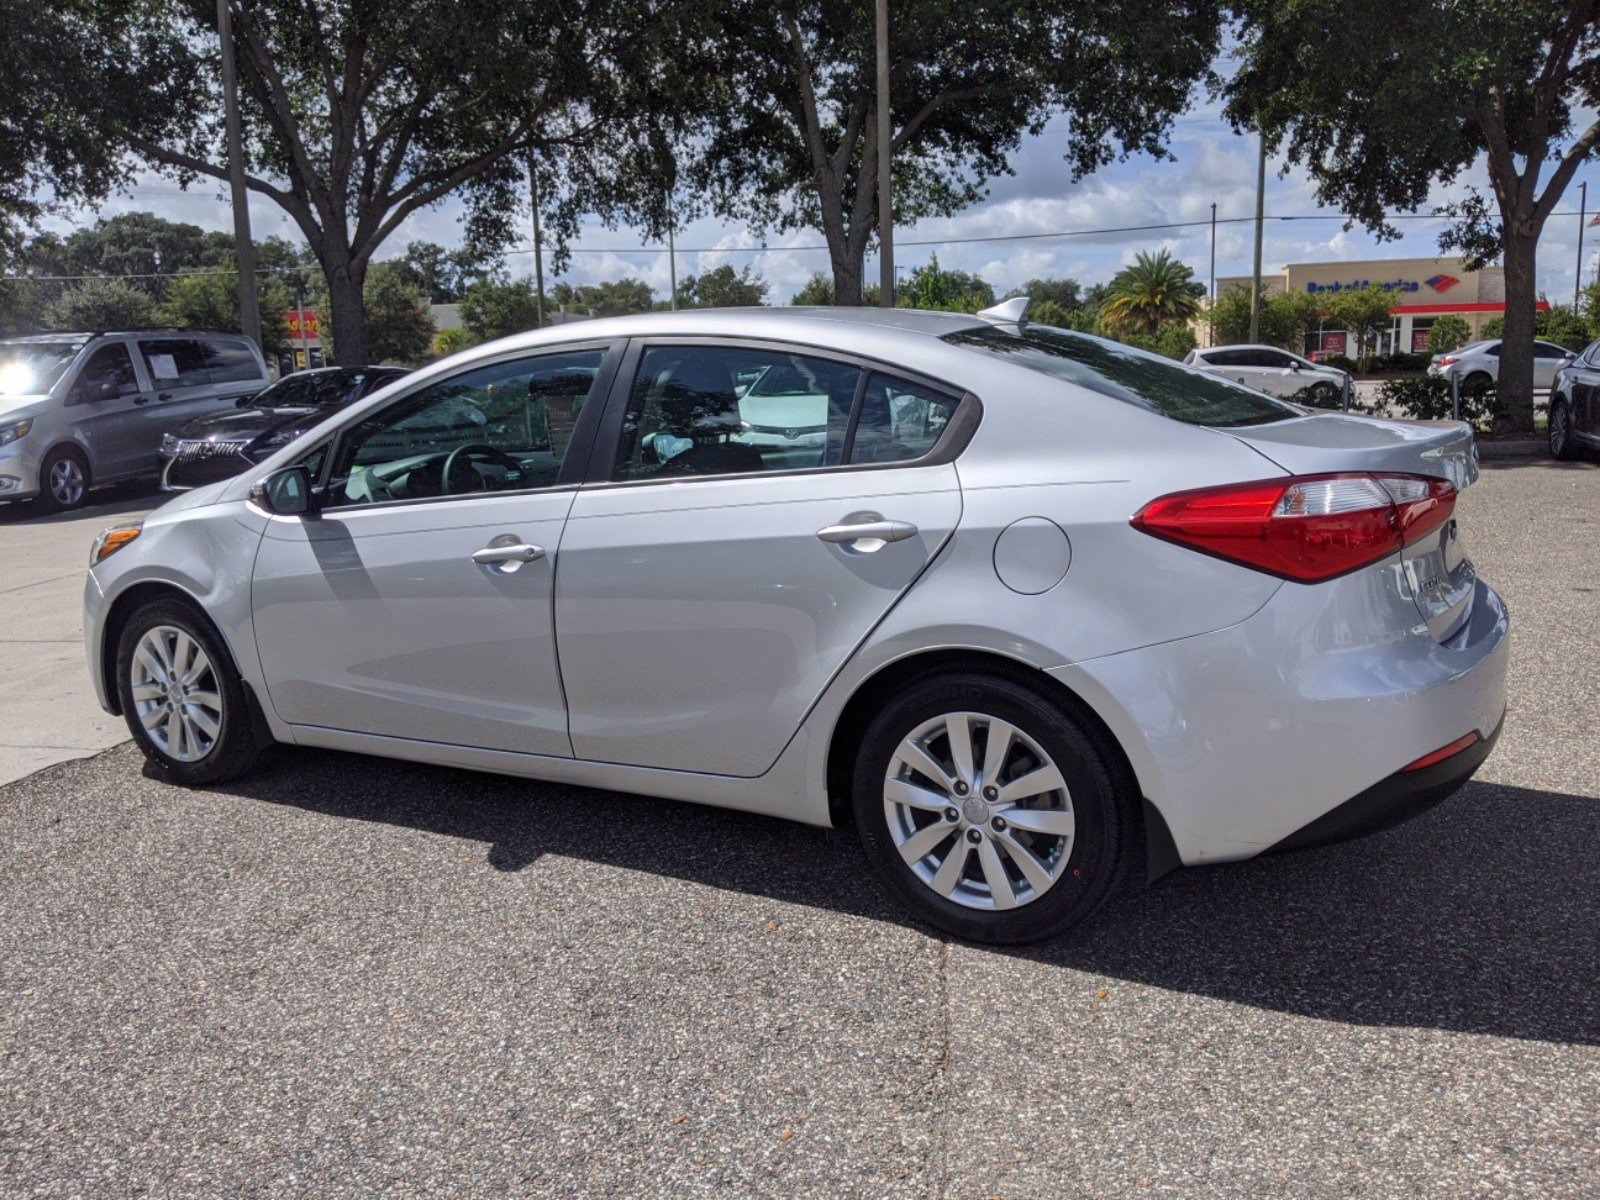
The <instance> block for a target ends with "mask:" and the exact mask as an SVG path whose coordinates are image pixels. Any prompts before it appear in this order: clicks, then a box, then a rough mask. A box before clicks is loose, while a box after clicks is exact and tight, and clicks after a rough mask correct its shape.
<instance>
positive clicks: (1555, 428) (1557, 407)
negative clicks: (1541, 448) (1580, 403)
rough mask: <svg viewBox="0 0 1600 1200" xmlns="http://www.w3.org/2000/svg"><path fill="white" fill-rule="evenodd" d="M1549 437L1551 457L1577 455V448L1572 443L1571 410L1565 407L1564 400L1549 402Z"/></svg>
mask: <svg viewBox="0 0 1600 1200" xmlns="http://www.w3.org/2000/svg"><path fill="white" fill-rule="evenodd" d="M1546 432H1547V436H1548V437H1549V439H1550V456H1551V457H1552V458H1562V459H1572V458H1576V457H1578V451H1577V448H1576V447H1575V446H1574V445H1573V444H1572V412H1571V410H1570V409H1569V408H1568V407H1567V404H1566V401H1564V400H1555V401H1552V402H1551V404H1550V423H1549V426H1548V429H1547V431H1546Z"/></svg>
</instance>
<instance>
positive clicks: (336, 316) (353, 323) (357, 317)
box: [322, 254, 367, 367]
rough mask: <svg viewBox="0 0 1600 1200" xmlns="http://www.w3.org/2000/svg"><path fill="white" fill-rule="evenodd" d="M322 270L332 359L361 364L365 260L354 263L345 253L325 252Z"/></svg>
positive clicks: (364, 356)
mask: <svg viewBox="0 0 1600 1200" xmlns="http://www.w3.org/2000/svg"><path fill="white" fill-rule="evenodd" d="M322 272H323V274H324V275H325V276H326V277H327V280H328V308H329V313H328V315H329V317H330V318H331V319H332V322H333V361H334V362H335V363H336V364H338V365H339V366H341V367H361V366H365V365H366V362H367V331H366V305H365V303H364V302H363V300H362V295H361V292H362V286H363V285H364V284H365V283H366V278H367V268H366V264H364V263H363V264H362V265H360V266H357V265H356V263H355V262H354V261H353V259H352V258H351V257H350V256H348V255H344V256H340V255H335V254H329V255H326V256H325V257H324V258H323V260H322Z"/></svg>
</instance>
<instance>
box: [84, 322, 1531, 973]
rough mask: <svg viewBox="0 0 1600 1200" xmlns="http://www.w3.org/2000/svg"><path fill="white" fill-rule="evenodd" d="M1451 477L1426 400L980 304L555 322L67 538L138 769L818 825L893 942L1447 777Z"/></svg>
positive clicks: (1454, 532)
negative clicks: (1159, 352) (569, 799)
mask: <svg viewBox="0 0 1600 1200" xmlns="http://www.w3.org/2000/svg"><path fill="white" fill-rule="evenodd" d="M774 379H778V380H781V381H782V385H783V386H782V387H777V386H773V387H765V386H758V381H761V380H769V381H770V380H774ZM769 410H770V411H769ZM797 414H798V415H797ZM774 431H776V432H774ZM791 434H792V436H791ZM1476 476H1477V461H1476V451H1475V448H1474V446H1473V441H1472V435H1471V432H1470V430H1469V429H1468V428H1467V426H1465V425H1462V424H1457V423H1448V422H1435V423H1408V422H1397V421H1379V420H1370V419H1366V418H1362V417H1356V416H1349V415H1344V414H1337V413H1314V414H1313V413H1308V412H1307V411H1306V410H1304V409H1302V408H1299V407H1296V406H1293V405H1289V404H1286V403H1283V402H1282V401H1279V400H1275V399H1273V398H1271V397H1268V396H1264V395H1262V394H1261V393H1259V392H1256V391H1253V390H1250V389H1247V388H1244V387H1241V386H1239V385H1238V384H1236V383H1234V382H1232V381H1229V380H1226V379H1223V378H1220V377H1218V376H1217V375H1216V374H1214V373H1207V372H1202V371H1198V370H1193V369H1191V368H1188V367H1185V366H1182V365H1180V364H1178V363H1174V362H1171V361H1168V360H1166V359H1163V358H1159V357H1156V356H1153V355H1149V354H1145V353H1143V352H1140V351H1138V350H1134V349H1130V348H1129V347H1126V346H1121V345H1117V344H1115V343H1111V342H1106V341H1101V340H1099V339H1096V338H1092V337H1088V336H1085V335H1082V334H1078V333H1071V332H1067V331H1064V330H1060V329H1054V328H1050V327H1046V326H1041V325H1035V324H1030V323H1028V322H1027V321H1026V318H1025V311H1024V306H1023V305H1022V304H1021V303H1020V302H1012V303H1010V304H1007V305H1003V306H1001V307H1000V308H998V309H995V310H990V311H989V312H986V313H980V314H978V315H977V316H965V315H954V314H947V313H925V312H908V311H895V310H888V311H884V310H878V309H836V310H827V309H808V310H793V311H787V310H783V309H744V310H736V311H727V312H694V313H659V314H650V315H646V316H639V317H629V318H622V319H617V320H603V321H593V322H587V323H584V324H582V325H577V326H563V327H561V328H559V329H549V330H542V331H539V332H534V333H528V334H523V335H519V336H517V337H513V338H509V339H506V340H504V341H500V342H496V343H493V344H491V345H486V346H481V347H478V348H476V349H474V350H471V351H469V352H467V353H465V354H461V355H458V356H455V357H453V358H449V359H446V360H444V361H442V362H439V363H436V364H434V365H433V366H431V367H429V368H427V369H425V370H423V371H420V372H418V373H417V374H415V375H412V376H408V377H407V378H406V379H404V380H403V381H401V382H399V383H397V384H394V385H392V386H390V387H388V388H386V389H385V390H383V391H381V392H378V393H377V394H375V395H373V396H371V397H369V398H367V399H366V400H363V401H360V402H358V403H357V404H356V405H354V406H352V407H350V408H348V409H345V410H343V411H342V412H340V413H338V414H337V415H335V416H333V417H330V418H329V419H328V420H326V421H325V422H324V423H323V424H321V425H319V426H317V427H315V428H314V429H312V430H310V431H309V432H308V433H307V434H306V435H305V436H303V437H302V438H300V439H299V440H297V441H296V442H294V443H293V444H292V445H290V446H288V447H286V448H285V449H283V450H281V451H279V452H278V453H277V454H275V455H274V456H273V457H271V458H269V459H267V460H265V461H264V462H263V463H261V464H260V465H258V466H256V467H253V468H252V469H251V470H250V471H248V472H247V473H245V474H244V475H241V476H239V477H238V478H236V479H232V480H226V481H223V482H220V483H217V484H213V485H210V486H208V487H203V488H200V489H198V490H196V491H194V492H190V493H187V494H185V495H183V496H181V497H179V498H177V499H175V500H173V501H172V502H170V503H168V504H167V505H166V506H165V507H163V508H161V509H160V510H158V511H157V512H156V513H154V514H153V515H152V516H150V517H149V518H147V519H146V520H145V521H144V522H143V523H142V524H136V525H129V526H122V527H119V528H115V529H111V530H108V531H107V532H106V533H105V534H104V535H103V536H102V537H101V539H100V541H99V542H98V543H97V544H96V546H95V549H94V551H93V563H92V567H91V569H90V572H89V579H88V586H87V591H86V597H85V599H86V619H85V632H86V639H87V645H88V655H89V665H90V669H91V671H92V673H93V676H94V680H95V683H96V686H97V688H98V689H99V693H100V698H101V702H102V703H103V704H104V705H105V707H106V708H107V709H108V710H109V711H111V712H117V713H121V714H123V715H124V716H125V717H126V719H127V721H128V726H129V728H130V729H131V730H132V733H133V736H134V738H135V739H136V740H137V741H138V743H139V745H140V746H141V747H142V748H143V750H144V752H145V754H146V755H147V756H148V758H149V760H150V762H151V763H152V765H153V766H154V767H155V768H156V769H157V770H159V771H161V772H163V773H164V774H165V775H166V776H168V777H169V778H171V779H173V780H175V781H177V782H180V783H186V784H194V785H205V784H212V783H217V782H220V781H222V780H225V779H229V778H232V777H234V776H237V775H239V774H241V773H243V772H245V771H247V770H249V769H250V768H251V767H252V765H253V764H255V762H256V761H257V760H258V758H259V756H260V755H261V754H262V753H263V752H264V751H266V750H267V749H268V748H269V747H271V746H272V745H273V744H275V743H285V744H290V745H301V746H322V747H332V748H336V749H341V750H347V751H358V752H364V753H369V754H378V755H385V756H389V757H395V758H402V759H411V760H415V761H419V762H429V763H440V764H446V765H451V766H456V767H462V768H470V769H476V770H484V771H494V772H500V773H505V774H513V775H519V776H525V777H528V778H533V779H543V780H552V781H560V782H567V783H578V784H585V785H590V786H594V787H601V788H613V789H620V790H627V791H632V792H642V793H647V794H653V795H658V796H666V797H672V798H676V799H680V800H690V801H695V802H698V803H703V804H713V805H722V806H726V807H731V808H740V809H746V810H749V811H752V812H757V813H765V814H769V815H772V816H777V817H784V818H788V819H791V820H796V821H803V822H807V823H810V824H814V825H833V824H842V823H853V824H854V825H855V826H856V828H857V830H858V831H859V833H860V836H861V840H862V842H863V844H864V846H865V848H866V855H867V858H868V860H869V861H870V862H871V864H872V866H873V868H874V869H875V870H876V871H877V872H878V873H879V874H880V875H881V876H882V878H883V879H884V881H885V882H886V883H887V885H888V886H889V887H890V888H891V889H893V890H894V891H895V892H896V893H897V894H898V895H899V896H900V897H901V898H902V899H903V900H904V901H905V902H906V903H907V904H908V905H909V906H910V908H911V909H913V910H914V911H915V912H916V913H917V914H919V915H920V916H921V917H923V918H924V919H926V920H927V921H928V922H929V923H931V924H933V925H935V926H937V927H939V928H941V929H944V930H947V931H949V932H952V933H954V934H957V935H959V936H962V937H966V938H972V939H977V940H983V941H992V942H1020V941H1026V940H1030V939H1035V938H1041V937H1047V936H1050V935H1053V934H1056V933H1058V932H1060V931H1062V930H1064V929H1066V928H1068V927H1069V926H1071V925H1073V924H1075V923H1077V922H1079V921H1081V920H1083V919H1084V918H1085V917H1086V916H1087V915H1088V914H1090V913H1091V912H1092V911H1093V910H1094V909H1095V908H1096V906H1097V905H1099V904H1100V903H1101V901H1102V900H1104V899H1105V897H1106V895H1107V894H1108V892H1109V891H1110V890H1111V888H1112V887H1113V885H1114V884H1115V882H1116V880H1117V879H1118V877H1119V875H1120V874H1121V873H1122V872H1123V870H1124V869H1125V868H1126V867H1127V866H1128V865H1129V864H1130V863H1131V862H1133V861H1135V860H1141V861H1143V862H1144V863H1146V864H1147V866H1148V872H1149V874H1150V876H1151V877H1154V876H1156V875H1158V874H1160V873H1162V872H1165V871H1167V870H1170V869H1173V868H1176V867H1179V866H1186V865H1192V864H1198V863H1208V862H1218V861H1225V860H1231V859H1242V858H1248V857H1251V856H1253V855H1257V854H1261V853H1263V852H1265V851H1269V850H1283V849H1291V848H1299V847H1304V846H1310V845H1315V844H1319V843H1324V842H1328V841H1333V840H1338V839H1342V838H1346V837H1350V836H1353V835H1355V834H1358V833H1361V832H1363V831H1366V830H1370V829H1373V828H1378V827H1381V826H1383V825H1385V824H1389V823H1392V822H1394V821H1397V820H1401V819H1404V818H1405V817H1407V816H1409V815H1411V814H1413V813H1415V812H1417V811H1420V810H1421V809H1423V808H1425V807H1427V806H1428V805H1430V804H1432V803H1434V802H1437V801H1439V800H1441V799H1443V798H1444V797H1446V796H1448V795H1449V794H1450V793H1451V792H1452V791H1454V790H1455V789H1456V788H1457V787H1459V785H1460V784H1461V783H1462V782H1463V781H1464V780H1465V779H1466V778H1467V777H1468V776H1470V775H1471V774H1472V772H1473V771H1474V770H1476V768H1477V767H1478V765H1479V764H1480V763H1481V762H1482V761H1483V760H1484V759H1485V758H1486V757H1487V756H1488V754H1489V752H1490V749H1491V748H1492V747H1493V745H1494V742H1495V738H1496V736H1497V735H1498V733H1499V728H1500V723H1501V717H1502V714H1503V712H1504V709H1505V676H1506V661H1507V656H1508V642H1507V619H1506V612H1505V609H1504V607H1503V606H1502V604H1501V602H1500V600H1499V598H1498V597H1497V596H1496V595H1495V593H1494V592H1493V591H1491V590H1490V589H1489V588H1488V587H1487V586H1486V585H1485V584H1484V583H1483V582H1481V581H1480V580H1479V579H1478V578H1477V576H1476V574H1475V572H1474V570H1473V567H1472V563H1471V561H1470V559H1469V558H1468V557H1467V555H1466V552H1465V539H1464V537H1463V535H1462V533H1461V531H1460V529H1459V528H1458V526H1457V522H1456V518H1455V512H1454V509H1455V502H1456V497H1457V495H1458V493H1459V491H1460V489H1462V488H1465V487H1467V486H1468V485H1470V484H1471V483H1472V482H1473V480H1474V479H1475V478H1476ZM599 819H601V820H603V819H604V818H603V815H602V816H600V817H599ZM607 836H633V837H648V836H649V832H648V830H638V829H636V830H628V831H625V832H624V831H616V832H614V833H613V834H608V835H607Z"/></svg>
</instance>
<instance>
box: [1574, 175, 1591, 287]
mask: <svg viewBox="0 0 1600 1200" xmlns="http://www.w3.org/2000/svg"><path fill="white" fill-rule="evenodd" d="M1588 219H1589V184H1588V181H1587V180H1586V181H1584V182H1583V183H1580V184H1579V185H1578V274H1577V278H1575V279H1574V280H1573V281H1572V311H1573V312H1577V311H1578V297H1579V295H1580V293H1582V291H1583V225H1584V222H1585V221H1587V220H1588Z"/></svg>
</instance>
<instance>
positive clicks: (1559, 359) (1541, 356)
mask: <svg viewBox="0 0 1600 1200" xmlns="http://www.w3.org/2000/svg"><path fill="white" fill-rule="evenodd" d="M1576 357H1577V355H1575V354H1573V352H1572V351H1571V350H1568V349H1567V348H1566V347H1564V346H1558V345H1556V344H1555V343H1554V342H1539V341H1536V342H1534V343H1533V387H1534V390H1535V391H1540V392H1548V391H1549V390H1550V389H1551V388H1552V387H1553V386H1554V385H1555V381H1556V372H1557V371H1559V370H1561V368H1562V367H1564V366H1566V365H1567V364H1569V363H1570V362H1572V360H1573V359H1575V358H1576ZM1428 374H1429V375H1437V376H1441V377H1442V378H1445V379H1449V378H1451V377H1452V376H1454V377H1455V378H1457V379H1459V380H1461V386H1462V387H1464V388H1468V389H1471V388H1474V387H1486V386H1487V385H1489V384H1491V383H1499V382H1500V339H1499V338H1492V339H1490V340H1488V341H1483V342H1473V343H1471V344H1470V345H1466V346H1463V347H1461V349H1459V350H1446V351H1445V352H1444V353H1443V354H1435V355H1434V356H1433V361H1432V362H1430V363H1429V364H1428Z"/></svg>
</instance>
